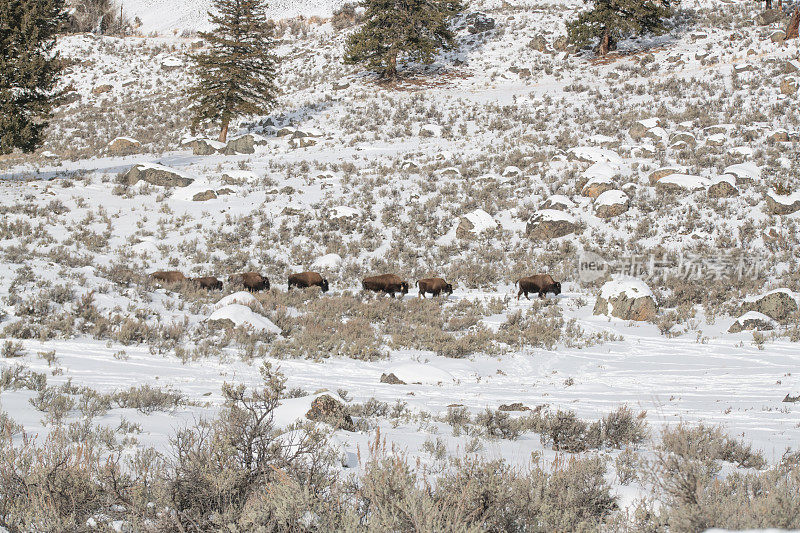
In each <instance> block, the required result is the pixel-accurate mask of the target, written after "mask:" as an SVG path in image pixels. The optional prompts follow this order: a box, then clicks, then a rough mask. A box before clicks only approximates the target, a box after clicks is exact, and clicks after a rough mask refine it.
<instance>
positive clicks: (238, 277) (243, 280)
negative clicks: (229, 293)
mask: <svg viewBox="0 0 800 533" xmlns="http://www.w3.org/2000/svg"><path fill="white" fill-rule="evenodd" d="M228 282H230V283H231V284H232V285H240V286H242V287H244V288H245V289H247V290H248V291H250V292H258V291H268V290H269V280H268V279H267V278H265V277H264V276H262V275H261V274H259V273H258V272H245V273H244V274H234V275H232V276H230V277H229V278H228Z"/></svg>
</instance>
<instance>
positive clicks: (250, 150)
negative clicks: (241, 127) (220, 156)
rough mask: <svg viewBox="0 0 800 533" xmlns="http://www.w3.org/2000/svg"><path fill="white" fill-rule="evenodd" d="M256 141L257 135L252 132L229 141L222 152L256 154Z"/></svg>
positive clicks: (226, 153)
mask: <svg viewBox="0 0 800 533" xmlns="http://www.w3.org/2000/svg"><path fill="white" fill-rule="evenodd" d="M255 141H256V140H255V137H253V136H252V135H250V134H247V135H242V136H241V137H237V138H235V139H231V140H230V141H228V144H227V145H226V146H225V149H224V150H223V151H222V153H224V154H225V155H235V154H254V153H255V152H256V148H255V146H256V142H255Z"/></svg>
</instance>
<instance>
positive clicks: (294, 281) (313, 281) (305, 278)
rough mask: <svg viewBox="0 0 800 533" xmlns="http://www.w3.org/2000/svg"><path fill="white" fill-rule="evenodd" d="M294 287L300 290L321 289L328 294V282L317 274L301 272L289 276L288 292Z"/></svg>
mask: <svg viewBox="0 0 800 533" xmlns="http://www.w3.org/2000/svg"><path fill="white" fill-rule="evenodd" d="M292 287H297V288H298V289H307V288H308V287H319V288H320V289H322V292H328V280H327V279H323V277H322V276H320V275H319V274H317V273H316V272H301V273H299V274H292V275H291V276H289V288H288V289H287V290H292Z"/></svg>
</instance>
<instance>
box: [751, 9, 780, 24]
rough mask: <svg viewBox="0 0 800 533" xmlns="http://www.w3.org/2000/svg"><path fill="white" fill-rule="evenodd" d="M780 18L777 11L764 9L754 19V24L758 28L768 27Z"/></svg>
mask: <svg viewBox="0 0 800 533" xmlns="http://www.w3.org/2000/svg"><path fill="white" fill-rule="evenodd" d="M780 18H781V13H780V12H779V11H778V10H777V9H765V10H764V11H762V12H761V13H759V14H758V16H757V17H756V23H757V24H759V25H760V26H769V25H770V24H774V23H775V22H778V21H779V20H780Z"/></svg>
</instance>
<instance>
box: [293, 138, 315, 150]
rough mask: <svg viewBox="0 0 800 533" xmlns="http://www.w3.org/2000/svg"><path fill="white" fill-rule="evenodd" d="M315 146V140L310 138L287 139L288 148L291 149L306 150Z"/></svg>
mask: <svg viewBox="0 0 800 533" xmlns="http://www.w3.org/2000/svg"><path fill="white" fill-rule="evenodd" d="M315 144H317V140H316V139H312V138H311V137H292V138H291V139H289V146H291V147H292V148H308V147H309V146H314V145H315Z"/></svg>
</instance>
